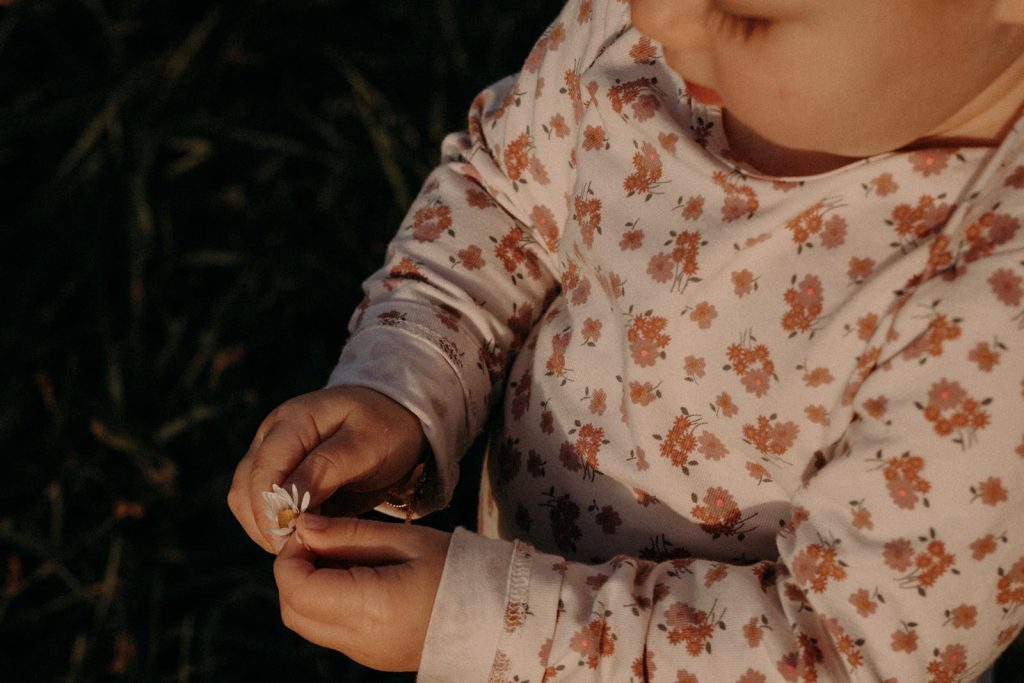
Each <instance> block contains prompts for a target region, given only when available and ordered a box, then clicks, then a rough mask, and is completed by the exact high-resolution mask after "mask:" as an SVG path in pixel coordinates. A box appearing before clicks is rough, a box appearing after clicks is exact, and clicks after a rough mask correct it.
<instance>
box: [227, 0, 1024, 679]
mask: <svg viewBox="0 0 1024 683" xmlns="http://www.w3.org/2000/svg"><path fill="white" fill-rule="evenodd" d="M1022 102H1024V0H905V1H902V2H891V1H890V0H859V1H858V2H849V3H847V2H815V1H813V0H634V1H633V3H632V5H629V4H627V3H626V1H625V0H570V2H569V3H568V5H567V6H566V7H565V9H564V10H563V12H562V14H561V15H560V17H559V18H558V19H557V20H556V21H555V23H554V24H553V25H552V26H551V28H550V29H549V30H548V31H547V32H546V33H545V34H544V36H543V37H542V38H541V39H540V41H539V42H538V43H537V45H536V47H535V48H534V50H533V51H532V53H531V54H530V55H529V57H528V58H527V60H526V63H525V65H524V67H523V69H522V71H521V73H519V74H518V76H517V77H515V78H509V79H506V80H504V81H502V82H500V83H498V84H496V85H495V86H493V87H491V88H490V89H488V90H486V91H485V92H484V93H482V94H481V95H480V96H479V97H478V98H477V99H476V101H475V102H474V105H473V109H472V112H471V114H470V120H469V131H468V133H466V134H458V135H453V136H450V137H449V138H448V139H447V140H446V141H445V145H444V155H445V163H444V164H443V165H442V166H441V167H440V168H438V169H437V170H436V171H435V172H434V173H433V174H432V175H431V177H430V178H429V179H428V180H427V182H426V185H425V187H424V188H423V191H422V193H421V195H420V197H419V199H418V200H417V201H416V203H415V204H414V205H413V207H412V208H411V210H410V213H409V218H408V220H407V222H406V223H405V224H404V225H403V226H402V228H401V229H400V230H399V232H398V234H397V236H396V237H395V239H394V241H393V243H392V245H391V248H390V251H389V256H388V262H387V264H386V266H385V267H384V269H383V270H381V271H380V272H379V273H378V274H377V275H375V276H373V277H372V278H371V279H370V280H369V281H368V282H367V284H366V291H367V297H366V300H365V301H364V303H363V304H362V306H361V307H360V309H359V311H358V312H357V313H356V315H355V316H354V318H353V322H352V328H351V329H352V336H351V339H350V341H349V343H348V345H347V346H346V348H345V350H344V352H343V354H342V357H341V361H340V363H339V365H338V367H337V368H336V369H335V371H334V373H333V374H332V376H331V380H330V388H328V389H324V390H322V391H318V392H314V393H312V394H309V395H307V396H304V397H300V398H298V399H294V400H293V401H290V402H288V403H286V404H284V405H283V406H282V407H281V408H279V409H278V410H276V411H275V412H274V413H273V414H272V415H271V416H270V417H268V418H267V420H266V421H265V422H264V423H263V425H262V426H261V427H260V429H259V432H258V434H257V438H256V441H255V442H254V444H253V447H252V449H250V451H249V453H248V454H247V455H246V456H245V458H244V459H243V460H242V462H241V464H240V465H239V467H238V471H237V472H236V476H235V482H234V484H233V488H232V493H231V505H232V509H233V510H234V511H235V514H236V515H237V516H238V517H239V519H240V521H241V522H242V524H243V526H244V527H245V528H246V530H247V531H248V533H249V534H250V535H251V536H252V537H253V538H254V539H255V540H257V541H258V542H260V543H262V544H263V545H264V546H265V547H267V548H268V549H272V546H271V539H272V536H269V535H268V534H267V533H266V531H265V530H264V529H263V528H262V527H263V526H265V523H264V522H263V521H262V520H261V519H260V518H259V515H261V514H262V509H263V501H262V499H261V497H260V496H261V493H262V492H263V491H267V490H269V489H270V488H271V486H272V485H273V484H279V483H284V484H285V489H290V487H291V485H292V484H293V483H297V484H298V489H297V490H298V492H300V493H301V492H302V491H303V490H306V489H308V490H310V491H311V494H312V502H313V504H314V505H316V504H318V503H320V502H322V501H324V500H326V499H327V498H328V497H329V496H331V495H332V494H333V493H334V492H335V491H336V490H337V491H338V495H337V496H335V498H337V499H339V500H341V501H343V502H344V503H345V504H347V505H348V506H350V507H351V508H352V509H355V510H365V509H367V508H368V507H370V506H373V505H377V504H379V503H381V502H382V501H383V500H384V499H385V498H386V497H388V496H391V497H397V498H398V499H400V500H399V502H401V501H404V502H405V503H407V506H406V507H407V508H411V509H407V510H405V511H399V512H398V514H399V515H400V516H401V515H403V514H405V512H410V513H412V514H413V515H414V516H418V515H421V514H425V513H427V512H429V511H430V510H433V509H437V508H439V507H441V506H443V505H445V504H446V501H447V500H448V496H449V495H450V494H451V491H452V488H453V486H454V483H455V480H456V477H457V461H458V458H459V456H460V455H461V454H462V453H463V451H464V450H465V449H466V448H467V446H468V444H469V443H470V442H471V441H472V439H473V438H474V436H475V435H476V434H477V433H479V432H480V431H481V430H482V429H483V428H484V426H485V422H486V421H487V418H488V415H489V411H490V410H491V407H492V405H493V406H496V410H495V413H494V414H495V418H494V421H493V425H489V428H491V430H492V431H491V440H490V448H489V452H488V456H487V462H486V464H485V476H484V478H483V479H484V480H483V482H482V492H481V509H480V521H479V525H480V529H479V531H480V534H481V535H477V534H474V533H470V532H468V531H465V530H462V529H460V530H457V531H456V532H455V534H454V535H452V536H450V537H449V535H447V534H443V533H441V532H437V531H433V530H430V529H425V528H420V527H414V526H403V525H393V524H382V523H374V522H368V521H359V520H355V519H352V518H347V517H334V518H330V519H327V518H325V517H319V516H316V515H311V514H304V515H302V516H300V517H299V520H298V531H299V532H300V534H301V540H302V542H303V543H297V542H294V541H288V543H287V544H286V545H285V547H284V549H283V550H282V551H281V553H280V555H279V556H278V559H277V561H276V563H275V572H276V575H277V580H278V585H279V588H280V590H281V605H282V607H281V609H282V615H283V617H284V619H285V623H287V624H288V625H289V626H290V627H291V628H293V629H295V630H296V631H298V632H299V633H300V634H302V635H303V636H305V637H306V638H308V639H310V640H312V641H313V642H316V643H320V644H322V645H325V646H329V647H333V648H336V649H338V650H341V651H342V652H344V653H346V654H348V655H350V656H352V657H354V658H355V659H357V660H359V661H362V662H364V663H367V664H369V665H371V666H374V667H377V668H381V669H418V670H419V671H420V676H421V678H422V679H423V680H429V681H434V680H450V681H512V680H518V681H527V680H528V681H533V682H535V683H536V682H539V681H541V680H545V681H552V680H556V681H557V680H598V679H600V680H610V681H627V680H633V681H639V680H656V681H657V680H663V681H673V682H690V681H728V682H733V681H742V682H743V683H755V682H758V681H767V680H780V679H781V680H787V681H814V680H847V679H856V680H865V681H867V680H889V681H897V680H898V681H901V682H903V683H908V682H910V681H925V680H930V681H954V680H972V679H974V678H977V677H978V676H980V675H981V674H982V673H983V672H984V671H985V669H986V668H987V667H989V666H990V665H991V664H992V662H993V661H994V660H995V659H996V657H997V656H998V654H999V653H1000V652H1001V651H1002V650H1003V649H1005V648H1006V646H1007V645H1008V644H1009V643H1010V642H1011V641H1012V640H1013V639H1014V637H1015V636H1016V634H1017V633H1018V631H1019V629H1020V625H1021V621H1022V617H1024V611H1021V609H1020V607H1021V606H1022V604H1024V532H1022V531H1021V530H1020V529H1019V527H1018V525H1017V524H1016V523H1015V521H1014V520H1019V519H1021V515H1022V514H1024V492H1022V491H1021V489H1020V487H1019V486H1015V485H1014V484H1013V482H1014V481H1018V482H1019V481H1021V477H1022V476H1024V427H1022V426H1021V420H1020V416H1021V415H1022V414H1024V411H1022V408H1024V400H1022V399H1024V353H1022V348H1021V335H1020V330H1021V326H1022V322H1024V251H1022V246H1024V231H1021V230H1020V221H1019V216H1021V214H1022V213H1024V192H1022V190H1024V156H1022V149H1024V124H1020V123H1018V122H1017V121H1018V116H1019V109H1020V105H1021V103H1022ZM294 503H297V501H294V502H293V505H294ZM257 519H260V521H257ZM513 539H523V540H515V541H514V540H513ZM525 541H529V543H530V544H532V545H528V544H527V543H526V542H525ZM325 561H329V562H328V564H331V565H333V567H327V566H323V565H324V563H325ZM339 566H340V567H341V568H338V567H339ZM435 595H436V599H435Z"/></svg>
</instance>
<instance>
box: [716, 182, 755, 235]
mask: <svg viewBox="0 0 1024 683" xmlns="http://www.w3.org/2000/svg"><path fill="white" fill-rule="evenodd" d="M711 178H712V180H714V181H715V184H716V185H718V186H719V187H720V188H722V191H723V192H725V202H724V203H723V204H722V211H721V213H722V220H723V221H725V222H726V223H731V222H732V221H735V220H738V219H740V218H750V217H752V216H753V215H754V214H755V213H757V209H758V207H759V206H760V202H759V201H758V198H757V192H755V191H754V188H752V187H750V185H744V184H741V183H734V182H732V181H730V180H729V176H728V175H726V174H725V173H724V172H722V171H715V173H714V174H713V175H712V177H711Z"/></svg>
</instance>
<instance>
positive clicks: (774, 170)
mask: <svg viewBox="0 0 1024 683" xmlns="http://www.w3.org/2000/svg"><path fill="white" fill-rule="evenodd" d="M722 122H723V125H724V126H725V135H726V137H727V138H728V140H729V152H730V153H731V154H732V156H733V157H734V158H735V159H737V160H739V161H743V162H744V163H747V164H749V165H751V166H753V167H754V168H756V169H757V170H758V171H760V172H761V173H764V174H766V175H772V176H778V177H782V178H785V177H790V178H792V177H799V176H808V175H815V174H817V173H826V172H828V171H831V170H833V169H835V168H839V167H840V166H845V165H846V164H849V163H850V162H852V161H856V159H854V158H851V157H844V156H838V155H835V154H828V153H826V152H808V151H806V150H801V149H792V148H790V147H782V146H780V145H777V144H775V143H774V142H771V141H769V140H766V139H764V138H763V137H761V136H760V135H758V134H757V133H755V132H754V131H753V130H752V129H751V128H749V127H748V126H747V125H746V124H744V123H743V122H742V121H740V120H739V119H737V118H736V117H734V116H731V115H730V114H729V110H728V109H726V110H724V111H723V112H722Z"/></svg>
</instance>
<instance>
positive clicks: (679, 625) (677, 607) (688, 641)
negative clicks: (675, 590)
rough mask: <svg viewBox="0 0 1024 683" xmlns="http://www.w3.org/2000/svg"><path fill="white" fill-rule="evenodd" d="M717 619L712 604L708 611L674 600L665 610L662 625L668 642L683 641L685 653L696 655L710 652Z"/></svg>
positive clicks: (676, 643)
mask: <svg viewBox="0 0 1024 683" xmlns="http://www.w3.org/2000/svg"><path fill="white" fill-rule="evenodd" d="M719 619H720V616H719V615H718V614H716V613H715V606H714V604H713V605H712V607H711V611H710V612H705V611H704V610H699V609H696V608H695V607H692V606H691V605H688V604H686V603H684V602H675V603H673V604H672V605H671V606H670V607H669V608H668V609H667V610H665V623H664V624H663V626H664V627H665V628H664V630H665V632H666V634H667V636H668V642H669V643H671V644H672V645H679V644H680V643H683V644H685V646H686V652H687V654H689V655H690V656H692V657H697V656H700V655H701V654H703V653H704V652H708V653H710V652H711V639H712V638H713V637H714V635H715V629H716V628H717V627H718V622H719Z"/></svg>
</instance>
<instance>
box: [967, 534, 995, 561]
mask: <svg viewBox="0 0 1024 683" xmlns="http://www.w3.org/2000/svg"><path fill="white" fill-rule="evenodd" d="M997 547H998V546H997V545H996V537H995V536H993V535H992V534H985V535H984V536H982V537H981V538H979V539H977V540H975V541H974V542H972V543H971V545H970V548H971V557H972V558H974V559H975V560H978V561H981V560H984V559H985V558H986V557H988V556H989V555H991V554H992V553H994V552H995V551H996V548H997Z"/></svg>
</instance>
